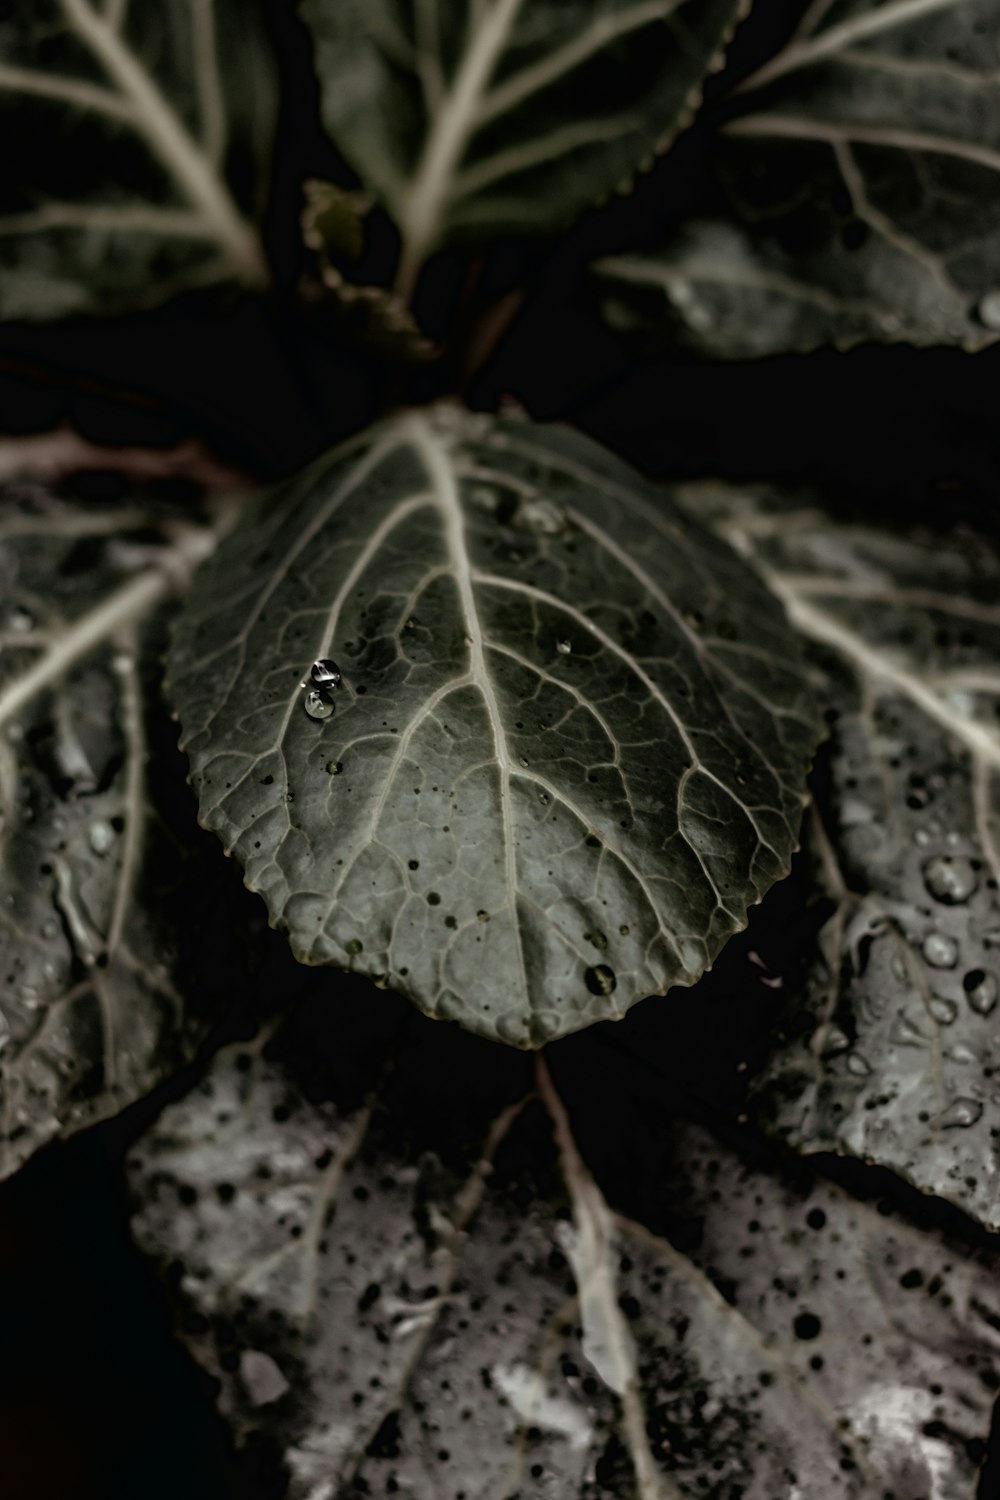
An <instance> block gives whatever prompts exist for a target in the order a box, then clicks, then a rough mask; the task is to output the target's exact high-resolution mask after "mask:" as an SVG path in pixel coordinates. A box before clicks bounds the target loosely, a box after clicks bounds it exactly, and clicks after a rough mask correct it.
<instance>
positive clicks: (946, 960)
mask: <svg viewBox="0 0 1000 1500" xmlns="http://www.w3.org/2000/svg"><path fill="white" fill-rule="evenodd" d="M924 957H925V958H926V960H927V962H928V963H929V964H930V965H931V967H932V968H934V969H953V968H954V967H955V965H956V964H957V963H958V944H957V943H956V942H955V939H954V938H950V937H947V936H946V934H945V933H943V932H929V933H928V934H927V936H926V937H925V938H924Z"/></svg>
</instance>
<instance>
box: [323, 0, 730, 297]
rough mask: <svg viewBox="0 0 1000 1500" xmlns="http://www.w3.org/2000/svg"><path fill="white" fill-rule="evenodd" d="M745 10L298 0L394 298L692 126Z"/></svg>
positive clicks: (327, 114)
mask: <svg viewBox="0 0 1000 1500" xmlns="http://www.w3.org/2000/svg"><path fill="white" fill-rule="evenodd" d="M746 8H747V7H746V5H745V4H744V3H743V0H699V3H694V0H687V3H683V0H598V3H589V4H581V3H579V0H576V3H572V4H559V5H554V4H551V3H546V4H541V3H539V0H532V3H531V4H527V3H524V0H495V3H490V4H484V3H481V0H419V3H418V4H416V5H410V4H405V5H404V4H401V3H399V0H304V4H303V6H302V14H303V16H304V19H305V21H306V24H307V25H308V26H309V28H310V30H311V32H312V36H313V40H314V44H315V51H316V67H317V72H318V73H319V78H320V86H321V90H322V103H323V119H324V123H325V125H326V127H327V129H328V130H329V132H330V135H331V136H332V137H333V139H334V141H335V142H336V143H337V145H338V146H339V147H340V148H341V149H342V150H343V152H344V154H345V156H346V157H347V158H348V160H349V161H350V162H351V164H352V165H353V167H354V168H355V170H356V171H357V172H358V173H359V174H360V175H361V177H362V179H363V180H364V183H365V186H366V187H369V188H371V189H373V190H374V191H375V192H377V193H378V195H379V197H380V198H381V200H382V202H383V204H384V205H385V207H386V208H387V209H388V211H389V213H390V214H391V215H392V217H393V218H394V219H395V221H396V223H397V225H398V226H399V229H400V232H401V234H402V238H403V254H402V262H401V267H400V273H399V279H398V285H399V289H400V291H401V292H402V293H403V294H404V295H409V292H410V290H411V289H412V284H413V281H414V280H415V278H416V275H417V273H418V272H419V269H420V266H421V265H422V263H423V261H424V259H425V258H426V256H427V255H429V254H430V253H431V252H432V251H433V250H435V249H436V248H437V247H438V246H439V245H441V244H443V243H445V242H448V241H452V240H454V239H456V238H459V237H464V238H473V239H475V240H477V241H483V240H486V239H488V238H489V237H490V236H491V235H493V234H496V233H497V232H498V231H510V230H512V231H515V232H518V233H523V232H525V231H530V232H535V233H537V232H539V231H542V232H544V231H546V230H550V229H552V228H554V227H556V226H558V225H560V224H563V223H565V222H566V221H567V220H569V219H571V218H572V217H573V216H574V215H576V214H577V213H579V212H580V210H581V209H583V208H585V207H587V206H588V205H589V204H591V203H594V202H595V201H599V200H601V199H603V198H606V197H607V196H608V195H610V194H611V193H612V192H613V191H614V190H615V189H616V188H619V187H621V186H623V185H624V184H625V183H627V182H628V181H630V180H631V178H632V177H633V176H634V174H635V172H636V170H637V169H640V168H641V167H644V166H645V165H647V162H648V160H649V159H651V157H652V154H653V153H655V152H657V151H661V150H663V149H665V148H666V146H667V145H668V144H669V142H670V141H671V140H672V138H673V137H674V135H675V134H676V133H677V132H678V130H680V129H682V128H683V127H684V126H685V125H687V124H688V122H689V120H690V118H691V115H692V113H693V111H694V109H695V108H696V106H697V103H698V101H699V99H700V88H701V84H702V81H703V79H704V77H705V75H706V74H707V73H708V72H710V71H711V70H712V69H713V68H714V67H717V66H718V65H719V61H720V56H721V49H722V47H723V45H724V43H725V41H726V40H727V39H728V36H729V35H730V33H731V31H732V29H733V27H734V26H735V24H736V21H737V20H738V19H739V17H740V15H741V14H742V13H743V12H744V11H745V9H746Z"/></svg>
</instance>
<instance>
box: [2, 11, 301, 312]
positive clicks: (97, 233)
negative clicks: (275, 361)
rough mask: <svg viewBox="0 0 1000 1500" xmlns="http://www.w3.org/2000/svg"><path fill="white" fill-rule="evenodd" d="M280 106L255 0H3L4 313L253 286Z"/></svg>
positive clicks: (261, 273)
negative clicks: (21, 0) (29, 0)
mask: <svg viewBox="0 0 1000 1500" xmlns="http://www.w3.org/2000/svg"><path fill="white" fill-rule="evenodd" d="M276 107H277V93H276V89H275V86H274V78H273V70H272V65H271V59H270V56H269V52H268V45H267V41H266V38H265V35H264V32H263V22H262V16H261V13H260V10H259V8H258V5H257V3H256V0H253V3H251V4H239V5H234V4H233V3H231V0H215V3H213V0H192V3H190V4H179V5H165V6H148V5H139V4H131V5H130V4H128V3H127V0H108V3H106V4H105V3H103V0H38V3H35V4H32V5H21V6H8V7H7V8H6V11H5V14H4V16H3V18H2V19H0V117H2V119H3V121H4V125H5V130H6V134H7V136H8V138H11V139H16V140H17V142H18V149H17V150H16V151H10V152H8V153H6V157H5V160H4V162H3V163H2V164H0V273H2V274H0V316H2V317H4V318H61V317H66V316H69V315H72V314H77V313H95V312H96V313H107V312H116V311H120V310H132V309H136V308H144V307H147V306H150V305H152V304H155V303H157V302H161V301H163V300H164V299H165V298H167V297H169V296H170V295H172V294H173V293H175V292H178V291H182V290H185V289H187V288H190V287H199V286H205V285H209V284H211V283H214V282H219V281H233V280H235V281H238V282H242V283H244V284H246V285H252V286H258V285H261V284H262V283H263V282H264V281H265V280H266V279H267V267H266V263H265V260H264V255H263V251H262V248H261V245H260V241H259V238H258V235H257V232H256V229H255V228H254V222H253V221H254V220H255V219H256V218H257V217H258V216H259V214H260V213H261V211H262V209H263V206H264V199H265V197H266V192H267V177H268V170H269V159H270V149H271V138H272V135H273V130H274V123H275V117H276ZM234 167H235V168H236V169H237V171H238V174H239V180H240V190H239V192H237V191H236V189H235V188H234V184H233V181H232V180H231V173H232V169H233V168H234ZM233 175H235V174H233Z"/></svg>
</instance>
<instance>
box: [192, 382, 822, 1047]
mask: <svg viewBox="0 0 1000 1500" xmlns="http://www.w3.org/2000/svg"><path fill="white" fill-rule="evenodd" d="M321 657H335V658H336V660H337V661H338V662H339V663H340V664H341V667H342V669H343V672H344V677H345V681H344V685H343V686H342V687H341V688H340V689H339V690H338V691H337V692H336V693H335V694H332V695H331V704H332V705H333V706H334V707H335V711H334V712H332V713H330V714H329V716H328V717H325V718H323V719H321V720H318V719H316V718H312V717H310V715H309V713H308V712H307V703H308V695H309V691H310V689H309V685H308V681H307V679H308V674H309V671H310V664H311V662H312V661H313V659H314V658H321ZM169 677H170V680H171V691H172V693H173V695H174V699H175V701H176V704H177V708H178V710H179V714H180V718H181V721H182V725H183V731H184V739H185V747H186V749H187V752H188V755H189V758H190V761H191V768H192V780H193V783H194V785H195V787H196V789H197V793H198V798H199V802H200V805H201V816H202V821H203V822H204V823H205V824H206V825H207V826H208V827H211V828H214V829H215V830H216V831H217V832H218V833H219V835H220V837H221V838H222V839H223V841H224V843H225V845H226V847H227V849H230V850H232V852H233V853H234V854H235V855H236V856H237V858H238V859H239V860H240V862H241V864H242V865H243V866H244V868H245V870H246V879H247V884H248V885H249V886H250V887H251V889H253V890H258V891H260V893H261V895H262V896H263V897H264V899H265V900H266V902H267V906H268V910H269V913H270V916H271V920H272V922H273V923H275V924H276V925H278V926H280V927H281V928H282V929H284V930H285V931H287V933H288V935H289V937H290V940H291V943H292V947H293V949H294V951H295V953H296V956H297V957H299V958H301V959H302V960H303V961H304V962H307V963H333V964H339V965H342V966H346V967H353V968H355V969H357V970H359V971H360V972H362V973H365V974H368V975H371V976H373V977H379V976H382V977H384V978H387V979H388V982H389V983H390V984H392V985H393V986H394V987H396V988H398V989H400V990H402V991H403V992H404V993H405V994H407V995H408V996H409V997H410V998H411V999H413V1000H414V1001H415V1002H416V1004H417V1005H419V1006H420V1008H421V1009H423V1010H426V1011H427V1012H428V1013H430V1014H433V1015H437V1016H440V1017H442V1018H447V1019H453V1020H457V1021H459V1022H460V1023H461V1024H462V1025H463V1026H467V1027H469V1028H470V1029H472V1030H474V1031H478V1032H481V1033H482V1034H484V1035H486V1036H491V1037H496V1038H499V1039H501V1040H503V1041H507V1042H512V1043H515V1044H516V1045H519V1046H538V1045H540V1044H541V1043H542V1042H544V1041H546V1040H548V1039H550V1038H552V1037H555V1036H559V1035H562V1034H564V1033H566V1032H569V1031H574V1030H577V1029H578V1028H580V1027H582V1026H587V1025H589V1024H590V1023H592V1022H593V1021H598V1020H602V1019H607V1018H608V1017H612V1016H620V1015H622V1014H623V1013H624V1012H625V1011H626V1010H627V1009H628V1008H629V1006H630V1005H632V1004H634V1002H635V1001H636V1000H639V999H641V998H642V997H643V996H644V995H646V994H649V993H650V992H657V993H661V992H663V991H664V990H666V989H667V988H669V987H670V986H671V985H674V984H692V983H693V982H694V981H695V979H697V977H698V976H699V974H701V973H702V971H703V970H704V969H705V968H706V967H707V966H708V965H709V964H711V962H712V960H713V958H714V957H715V955H716V954H717V953H718V951H719V949H720V948H721V947H722V945H723V944H724V943H725V941H726V939H727V938H728V937H729V936H730V935H731V934H732V933H733V932H735V931H736V930H738V929H739V928H740V927H742V926H743V925H744V924H745V921H746V911H747V908H748V906H750V905H751V904H752V903H753V902H755V901H758V900H760V898H761V897H762V896H763V895H764V893H765V891H766V890H767V889H768V887H769V886H770V885H771V884H772V882H773V881H775V880H777V879H779V878H780V877H781V876H782V875H783V874H785V873H786V872H787V869H788V865H789V860H790V856H791V853H792V850H793V848H794V845H795V840H796V837H797V834H798V825H799V820H800V816H801V809H802V805H803V796H804V792H803V788H804V778H805V772H806V768H807V764H808V761H809V758H810V756H811V754H812V750H813V748H814V745H815V743H816V739H817V721H816V718H815V710H814V705H813V701H812V698H811V694H810V690H809V687H808V684H807V682H806V680H805V678H804V675H803V671H802V668H801V665H800V662H799V659H798V656H797V654H796V649H795V643H794V638H793V636H792V635H791V633H790V632H789V631H788V628H787V625H786V623H785V620H784V617H783V615H782V612H781V609H780V607H779V606H778V605H777V604H776V603H775V602H774V600H773V599H772V598H771V597H770V596H769V595H768V593H767V592H766V590H764V589H763V588H761V586H760V585H759V583H758V582H757V580H756V578H755V576H754V574H753V572H752V571H751V570H750V569H748V568H746V567H745V566H744V565H743V564H742V563H741V562H740V561H739V559H738V558H737V557H736V556H735V555H734V554H733V553H732V552H731V551H730V550H729V549H728V548H726V547H725V546H723V545H722V544H720V543H719V542H718V541H717V540H716V539H715V538H713V537H712V536H711V535H710V533H708V532H703V531H701V530H700V529H699V528H698V527H697V526H695V525H693V524H691V523H689V522H688V521H687V520H686V519H685V518H684V517H683V516H682V515H681V514H680V512H678V510H677V509H676V508H675V507H674V506H673V505H672V504H671V503H670V502H669V501H668V500H667V499H666V498H665V497H663V496H662V495H660V494H659V493H658V492H657V491H656V490H654V489H653V488H652V487H651V486H648V485H646V484H644V483H643V481H642V480H641V479H640V478H639V477H638V476H637V475H636V474H635V473H634V472H633V471H632V470H630V469H628V468H627V467H626V466H625V465H623V464H621V463H620V462H619V461H617V460H616V459H614V458H612V456H611V455H610V454H608V453H606V452H605V451H604V450H602V449H600V448H598V447H597V446H596V445H594V444H592V443H590V442H588V441H586V440H585V439H582V438H580V437H578V436H575V435H573V434H571V433H569V432H568V431H562V430H559V429H544V428H543V429H535V428H532V427H531V426H530V425H528V424H527V423H523V424H519V423H511V424H502V423H497V422H496V421H494V420H493V419H491V418H486V417H482V418H477V417H469V416H464V417H463V416H461V415H460V414H459V413H458V412H457V411H451V410H450V409H445V410H440V411H438V412H436V413H431V414H426V413H412V414H409V415H405V416H402V417H400V418H398V419H395V420H391V421H389V422H387V423H385V424H383V425H382V426H379V427H377V428H375V429H373V430H372V431H371V432H369V433H366V434H365V435H364V436H363V437H362V438H360V439H356V440H354V441H353V442H352V443H350V444H348V445H347V446H346V447H345V448H343V449H341V450H338V451H337V452H335V453H334V454H333V455H331V456H329V457H327V458H324V459H323V460H321V461H320V462H319V463H318V464H317V465H315V466H314V467H313V468H312V469H311V470H310V471H309V472H308V473H307V474H305V475H304V476H303V477H302V478H300V479H298V480H296V481H295V482H294V483H292V484H290V485H289V486H288V487H287V489H286V490H285V491H284V492H283V493H280V494H279V495H277V496H274V497H270V496H267V497H263V498H262V499H261V500H260V502H259V503H258V504H257V506H256V507H255V508H251V509H250V510H248V511H247V512H246V513H245V515H244V516H243V518H242V520H241V524H240V525H239V527H238V528H236V529H234V530H233V531H232V532H231V533H230V535H229V536H228V537H227V539H226V540H225V542H224V543H223V544H222V546H221V547H220V549H219V551H218V552H217V553H216V555H215V557H214V558H213V559H212V561H211V562H210V563H209V564H208V566H207V567H206V568H205V569H204V570H203V571H202V572H201V573H200V574H199V576H198V579H197V582H196V585H195V588H194V591H193V594H192V596H191V598H190V601H189V603H188V604H187V606H186V608H185V611H184V613H183V614H182V616H181V618H180V620H179V623H178V628H177V631H176V634H175V638H174V644H173V649H172V653H171V658H170V666H169ZM329 706H330V705H328V707H329Z"/></svg>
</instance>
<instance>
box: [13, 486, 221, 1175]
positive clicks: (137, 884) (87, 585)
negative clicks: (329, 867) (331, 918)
mask: <svg viewBox="0 0 1000 1500" xmlns="http://www.w3.org/2000/svg"><path fill="white" fill-rule="evenodd" d="M156 519H157V518H155V517H148V516H145V515H143V514H142V513H141V512H139V511H133V512H128V511H126V510H125V509H122V510H119V511H117V512H110V513H103V512H100V511H97V510H95V509H93V508H77V507H75V506H73V505H71V504H67V503H66V502H65V501H61V500H59V499H58V498H56V497H54V496H52V495H51V494H50V493H49V492H48V491H47V490H45V489H42V488H40V487H36V486H27V485H23V484H22V485H17V486H14V485H8V486H7V489H6V493H5V494H4V496H3V516H2V518H0V578H2V580H3V585H2V590H0V593H2V600H3V603H2V605H0V853H2V860H0V976H2V986H0V1176H2V1175H6V1174H7V1173H9V1172H11V1171H13V1170H14V1169H15V1168H16V1167H18V1166H19V1165H20V1164H21V1163H22V1162H23V1161H25V1160H26V1159H27V1158H28V1157H29V1156H30V1155H31V1154H32V1152H33V1151H35V1150H36V1149H37V1148H38V1147H40V1146H42V1145H44V1144H45V1143H46V1142H47V1141H49V1140H51V1139H52V1138H53V1137H56V1136H60V1135H67V1134H70V1133H71V1132H72V1131H74V1130H78V1129H80V1128H81V1127H82V1126H84V1125H87V1124H90V1123H92V1122H93V1121H95V1120H99V1119H103V1118H105V1117H107V1116H108V1115H111V1114H114V1113H115V1112H116V1111H118V1110H120V1109H122V1108H124V1107H125V1106H126V1105H127V1104H131V1103H133V1102H134V1101H135V1100H136V1099H137V1098H140V1097H141V1096H142V1095H143V1094H145V1093H147V1092H148V1091H149V1090H150V1089H151V1088H153V1087H154V1086H155V1085H156V1084H157V1083H159V1082H160V1081H161V1079H163V1078H164V1077H166V1076H167V1075H168V1074H169V1073H170V1072H172V1071H173V1070H175V1069H176V1068H177V1067H179V1066H180V1065H181V1064H182V1063H183V1062H185V1061H186V1060H187V1059H188V1058H189V1057H190V1055H191V1053H192V1051H193V1048H194V1046H195V1045H196V1043H197V1040H198V1037H199V1035H201V1034H202V1033H203V1031H204V1029H205V1024H206V1016H207V1012H208V1010H209V1009H210V1004H209V1001H210V995H209V993H208V990H209V987H208V984H207V980H206V971H205V968H204V967H203V966H202V965H201V963H200V961H192V957H191V951H190V944H191V939H192V936H194V935H195V934H197V933H198V931H199V929H200V927H201V923H202V922H203V920H204V917H205V913H206V910H207V909H208V908H209V907H210V906H211V898H210V897H209V895H208V893H207V890H206V888H204V887H199V885H198V880H197V873H196V872H197V869H198V858H199V855H201V854H203V853H204V851H203V850H202V849H201V847H200V844H199V842H198V830H197V827H196V826H195V825H194V820H193V819H191V820H190V823H189V824H185V821H184V818H183V808H182V810H181V815H180V816H179V815H178V812H177V809H176V807H175V805H174V801H175V795H176V794H174V793H173V791H172V789H173V788H174V787H176V786H177V778H178V776H179V775H180V766H179V765H178V762H177V757H176V756H175V755H174V754H172V753H171V752H170V749H169V740H168V741H167V745H168V751H167V755H166V758H165V760H164V757H163V753H162V748H161V749H160V750H156V748H155V747H152V754H151V742H150V731H151V728H152V727H153V726H154V724H155V722H156V709H155V701H156V695H157V692H158V678H159V667H158V658H159V655H160V653H162V650H163V633H164V614H165V609H166V605H167V602H168V600H169V598H170V594H171V592H172V589H173V586H174V584H175V583H176V581H177V580H178V578H179V577H180V576H182V575H183V573H184V572H186V571H190V566H191V563H192V561H193V560H194V558H195V557H197V556H198V555H200V553H203V552H204V550H205V545H206V543H205V540H204V537H203V536H200V535H199V533H198V530H197V529H196V528H194V527H191V526H189V527H187V528H186V529H182V530H181V531H180V532H179V533H178V534H177V536H176V537H175V540H174V542H173V544H172V545H166V544H163V543H161V544H159V545H155V544H152V543H151V540H150V533H151V528H152V527H154V526H155V524H156ZM160 519H162V513H161V517H160ZM163 717H165V715H164V716H163ZM163 727H164V726H161V729H162V728H163ZM167 727H168V726H167ZM185 838H187V840H189V841H190V843H189V845H187V846H186V845H185V843H184V839H185ZM212 883H213V884H216V885H217V880H216V879H215V878H214V877H213V882H212ZM178 892H187V893H189V894H190V893H196V894H195V895H194V897H193V903H192V905H189V906H185V904H184V901H183V900H180V901H178ZM195 947H197V942H196V943H195ZM178 968H180V970H181V971H182V972H181V973H178ZM187 981H193V987H194V988H197V987H198V984H199V982H200V983H201V984H202V986H203V988H204V993H199V994H196V995H195V996H194V997H193V1004H192V1005H191V1006H190V1008H189V1007H188V1006H187V1005H186V1003H185V1002H186V998H188V997H187V996H182V994H181V992H180V988H179V986H182V985H184V984H185V983H186V982H187Z"/></svg>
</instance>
